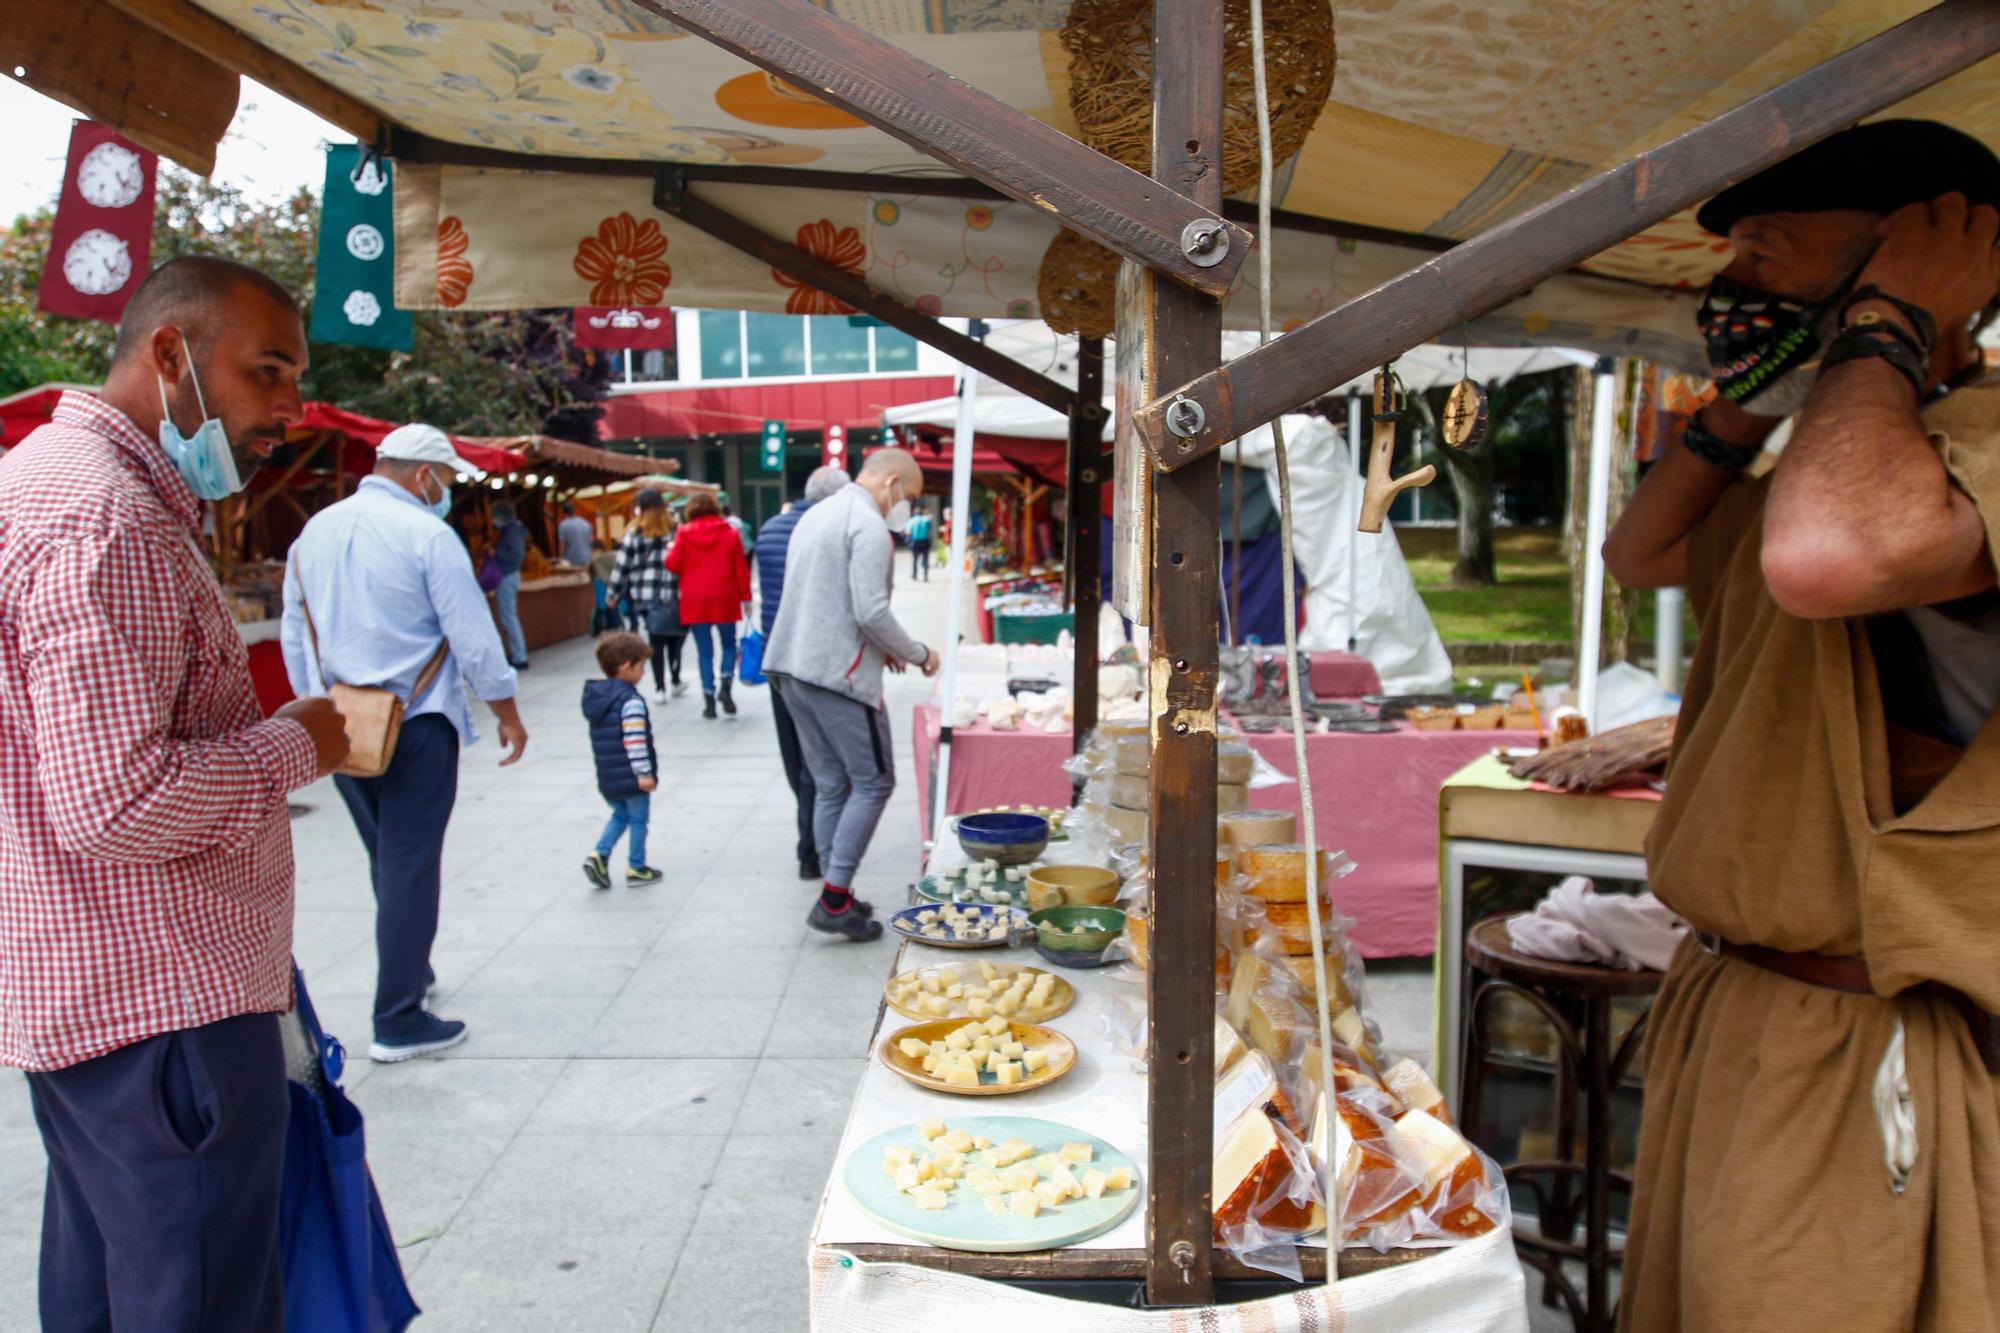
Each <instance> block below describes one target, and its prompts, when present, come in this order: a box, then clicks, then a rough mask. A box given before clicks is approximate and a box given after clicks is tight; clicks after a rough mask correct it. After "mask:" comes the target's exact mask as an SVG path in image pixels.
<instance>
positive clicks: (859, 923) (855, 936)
mask: <svg viewBox="0 0 2000 1333" xmlns="http://www.w3.org/2000/svg"><path fill="white" fill-rule="evenodd" d="M806 924H807V925H808V926H811V927H812V928H813V929H814V930H819V931H824V932H825V933H827V934H828V935H845V936H847V938H848V939H850V940H852V941H854V943H856V944H866V943H867V942H868V941H869V940H872V939H878V938H880V936H881V934H882V923H881V922H880V921H870V920H869V919H868V918H867V917H865V916H863V915H862V914H861V913H860V912H857V911H855V910H854V908H853V907H849V908H848V909H847V910H846V911H845V912H829V911H827V910H826V904H825V903H823V902H820V901H818V900H817V899H815V900H814V902H813V905H812V911H811V912H809V913H807V914H806Z"/></svg>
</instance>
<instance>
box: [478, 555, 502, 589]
mask: <svg viewBox="0 0 2000 1333" xmlns="http://www.w3.org/2000/svg"><path fill="white" fill-rule="evenodd" d="M475 572H476V573H477V575H478V577H479V590H480V591H481V592H492V591H493V590H494V589H495V588H497V587H499V586H500V580H501V579H504V578H506V577H507V574H506V572H505V571H504V570H502V569H501V568H500V562H499V561H498V560H495V559H494V558H493V557H492V556H490V555H489V556H487V557H485V558H484V559H483V560H481V561H480V562H479V568H478V570H477V571H475Z"/></svg>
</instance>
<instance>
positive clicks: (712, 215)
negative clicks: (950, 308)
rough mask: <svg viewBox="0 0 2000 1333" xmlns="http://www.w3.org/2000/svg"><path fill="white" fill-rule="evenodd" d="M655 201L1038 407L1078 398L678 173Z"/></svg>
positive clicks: (1058, 406) (667, 178) (665, 175)
mask: <svg viewBox="0 0 2000 1333" xmlns="http://www.w3.org/2000/svg"><path fill="white" fill-rule="evenodd" d="M653 202H654V204H655V205H656V206H657V207H658V208H659V209H660V211H662V212H664V213H671V214H673V215H674V216H675V217H677V218H679V219H680V220H681V221H683V222H685V223H687V224H688V225H689V226H692V227H698V228H700V229H701V230H702V231H705V232H707V233H708V234H709V235H710V236H713V237H715V239H717V240H718V241H722V242H724V243H726V244H728V245H733V246H735V247H736V248H737V249H738V250H741V251H742V252H743V253H745V254H747V255H750V256H751V257H752V258H754V259H757V260H759V261H760V262H762V263H766V264H769V265H770V266H771V267H772V268H774V269H777V270H778V271H779V272H780V273H783V274H785V275H787V276H788V277H792V278H796V279H797V280H798V281H800V282H803V283H806V284H808V285H810V286H812V287H814V288H816V289H818V290H819V291H822V292H825V293H826V294H827V295H828V296H831V297H833V298H834V299H835V300H837V301H841V302H844V303H846V304H847V305H850V306H852V307H853V308H854V309H856V310H858V311H860V312H861V313H862V314H865V315H873V316H874V317H875V318H876V319H879V320H881V321H882V322H883V323H884V324H887V325H890V326H891V327H893V328H898V329H901V330H902V331H903V332H905V333H907V334H909V335H910V336H911V337H913V338H916V339H917V340H918V341H920V342H926V343H929V344H930V345H931V346H932V347H935V348H937V349H938V350H939V351H941V352H943V353H944V354H945V355H946V356H949V357H950V358H952V360H954V361H958V362H961V363H963V364H965V365H968V366H971V367H972V368H973V369H974V370H976V371H978V372H979V373H980V374H982V375H986V376H990V377H991V378H993V379H996V380H998V381H1000V383H1002V384H1004V385H1006V386H1007V387H1008V388H1010V389H1013V390H1014V391H1015V392H1017V393H1022V394H1026V395H1027V396H1028V397H1030V398H1032V399H1034V400H1035V401H1036V402H1038V403H1042V404H1044V405H1045V406H1048V407H1052V408H1054V409H1055V410H1056V411H1058V412H1068V411H1069V410H1070V405H1071V404H1072V403H1073V402H1074V401H1075V399H1076V395H1075V394H1074V393H1073V392H1071V390H1069V389H1068V388H1066V387H1065V386H1064V385H1062V384H1061V383H1059V382H1057V381H1055V380H1052V379H1050V378H1049V377H1048V376H1046V375H1042V374H1039V373H1037V372H1035V371H1033V370H1030V369H1029V368H1028V367H1026V366H1024V365H1022V364H1021V363H1020V362H1019V361H1016V360H1015V359H1014V358H1013V357H1011V356H1008V355H1007V354H1006V353H1004V352H999V351H995V350H994V349H992V348H990V347H988V346H986V345H985V344H984V343H982V342H980V341H978V340H977V339H974V338H968V337H966V336H965V335H964V334H963V333H960V332H958V331H957V330H956V329H953V328H951V327H949V326H948V325H945V324H943V323H941V322H940V321H938V320H935V319H932V318H931V317H930V316H928V315H920V314H918V313H917V312H916V310H915V309H914V308H913V307H911V306H907V305H905V304H903V303H902V302H901V301H898V300H897V299H896V298H895V297H893V296H890V295H888V294H886V293H884V292H880V291H877V290H876V289H875V288H873V287H871V286H869V285H868V282H867V280H866V279H864V278H858V277H856V276H855V275H854V274H852V273H849V272H848V271H847V270H845V269H841V268H836V267H834V266H833V265H832V264H829V263H827V262H826V261H825V260H823V259H820V258H819V257H817V256H815V255H811V254H808V253H806V252H805V251H804V250H801V249H800V248H799V247H798V246H796V245H793V244H792V243H791V242H789V241H781V240H779V239H778V238H777V237H775V236H771V235H768V234H766V233H765V232H762V231H759V230H758V229H757V228H756V227H753V226H751V225H750V224H749V223H748V222H745V221H744V220H743V219H742V218H739V217H737V216H736V215H735V214H734V213H729V212H726V211H724V210H723V209H720V208H717V207H716V206H715V205H714V204H711V203H709V202H707V201H706V200H704V199H702V198H701V197H700V196H698V195H696V194H695V193H694V192H693V191H691V190H689V189H688V188H687V183H686V181H685V180H683V179H682V178H681V177H680V176H679V173H678V169H677V168H672V167H669V168H665V169H662V170H661V171H660V174H659V177H658V183H657V184H656V185H655V187H654V190H653Z"/></svg>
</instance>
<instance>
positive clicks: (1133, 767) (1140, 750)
mask: <svg viewBox="0 0 2000 1333" xmlns="http://www.w3.org/2000/svg"><path fill="white" fill-rule="evenodd" d="M1111 752H1112V757H1113V758H1112V762H1113V767H1114V768H1116V770H1117V771H1118V772H1119V773H1121V774H1122V775H1124V776H1125V777H1128V778H1143V777H1145V776H1146V770H1147V768H1148V767H1149V766H1150V765H1151V764H1152V762H1153V742H1152V739H1151V738H1150V737H1146V736H1120V737H1119V738H1118V739H1117V740H1116V741H1114V742H1113V743H1112V747H1111Z"/></svg>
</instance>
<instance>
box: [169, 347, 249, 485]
mask: <svg viewBox="0 0 2000 1333" xmlns="http://www.w3.org/2000/svg"><path fill="white" fill-rule="evenodd" d="M181 352H182V354H183V355H184V356H186V357H187V363H188V378H189V379H191V380H193V381H194V401H195V406H196V407H198V408H200V409H201V417H202V421H201V426H200V428H199V429H197V430H196V431H195V433H194V436H193V438H192V439H190V438H188V437H187V436H184V435H182V434H181V428H180V427H179V426H176V425H175V424H174V414H173V409H172V408H171V407H169V406H168V405H167V382H166V380H164V379H162V380H161V381H160V447H161V448H162V449H164V450H166V451H167V457H168V458H169V459H171V460H172V462H173V465H174V470H175V471H177V472H179V473H180V474H181V480H182V481H184V482H186V483H187V484H188V489H189V490H191V491H193V492H194V493H195V497H196V498H197V499H201V500H221V499H224V498H226V497H228V496H231V495H234V494H236V492H238V491H240V490H242V489H243V478H242V477H241V476H240V475H239V474H238V473H237V471H236V454H235V453H234V451H232V450H231V449H230V447H229V432H228V431H227V430H225V429H224V428H223V425H222V421H221V419H220V418H218V417H212V416H210V415H209V414H208V403H207V402H206V401H205V400H204V399H203V398H202V394H201V377H200V376H199V375H197V374H195V369H194V353H193V352H191V351H189V350H188V343H187V335H186V334H182V335H181Z"/></svg>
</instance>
